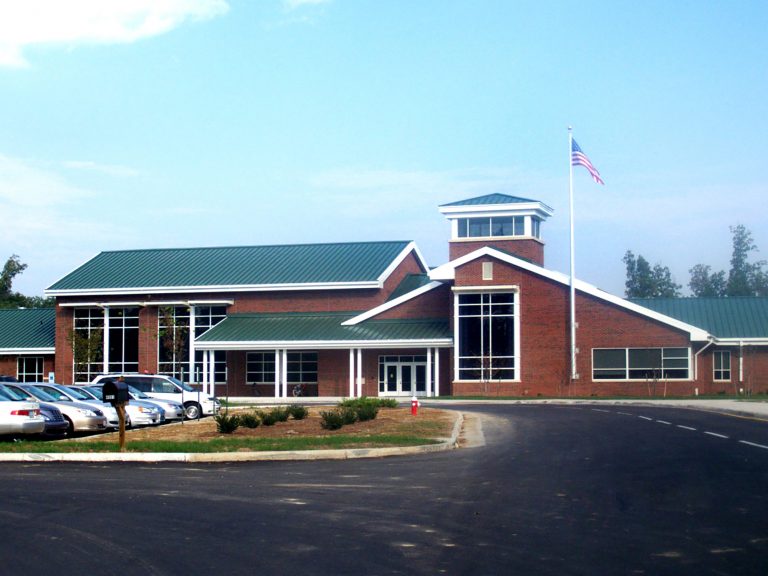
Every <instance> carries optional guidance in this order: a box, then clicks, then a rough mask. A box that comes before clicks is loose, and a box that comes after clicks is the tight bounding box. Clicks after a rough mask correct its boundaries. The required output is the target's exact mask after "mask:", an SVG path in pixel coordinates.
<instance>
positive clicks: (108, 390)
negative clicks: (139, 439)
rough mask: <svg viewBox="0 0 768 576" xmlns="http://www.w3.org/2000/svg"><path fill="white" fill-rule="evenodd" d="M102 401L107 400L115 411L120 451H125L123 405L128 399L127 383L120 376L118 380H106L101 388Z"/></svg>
mask: <svg viewBox="0 0 768 576" xmlns="http://www.w3.org/2000/svg"><path fill="white" fill-rule="evenodd" d="M103 394H104V402H109V403H110V404H112V406H114V407H115V410H116V411H117V419H118V422H119V426H120V428H119V430H120V432H119V442H120V452H125V405H126V404H128V401H129V399H130V397H129V395H128V384H126V383H125V382H124V381H123V379H122V378H120V379H118V380H107V381H106V382H104V388H103Z"/></svg>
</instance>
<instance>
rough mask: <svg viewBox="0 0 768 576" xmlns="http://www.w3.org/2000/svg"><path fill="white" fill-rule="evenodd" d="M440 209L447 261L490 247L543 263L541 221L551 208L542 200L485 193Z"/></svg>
mask: <svg viewBox="0 0 768 576" xmlns="http://www.w3.org/2000/svg"><path fill="white" fill-rule="evenodd" d="M440 212H441V213H442V214H443V215H444V216H445V217H446V218H447V219H448V221H449V222H450V223H451V241H450V247H449V255H450V259H451V260H455V259H456V258H459V257H461V256H464V255H465V254H469V253H470V252H472V251H474V250H477V249H478V248H482V247H483V246H493V247H494V248H498V249H499V250H503V251H505V252H508V253H511V254H514V255H515V256H519V257H520V258H525V259H526V260H530V261H532V262H534V263H536V264H538V265H539V266H544V243H543V242H542V241H541V223H542V222H543V221H544V220H546V219H547V218H549V217H550V216H552V214H553V210H552V208H550V207H549V206H547V205H546V204H544V203H543V202H539V201H538V200H530V199H528V198H518V197H517V196H509V195H507V194H488V195H486V196H478V197H477V198H470V199H469V200H461V201H459V202H451V203H450V204H443V205H442V206H440Z"/></svg>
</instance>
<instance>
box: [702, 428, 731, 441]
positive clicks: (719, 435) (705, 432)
mask: <svg viewBox="0 0 768 576" xmlns="http://www.w3.org/2000/svg"><path fill="white" fill-rule="evenodd" d="M704 434H709V435H710V436H717V437H718V438H725V439H726V440H728V436H724V435H723V434H718V433H716V432H707V431H706V430H705V431H704Z"/></svg>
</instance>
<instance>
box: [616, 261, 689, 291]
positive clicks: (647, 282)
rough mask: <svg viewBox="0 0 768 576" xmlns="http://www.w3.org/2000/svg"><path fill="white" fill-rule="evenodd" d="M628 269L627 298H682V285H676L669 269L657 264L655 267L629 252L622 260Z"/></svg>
mask: <svg viewBox="0 0 768 576" xmlns="http://www.w3.org/2000/svg"><path fill="white" fill-rule="evenodd" d="M622 261H623V262H624V264H625V265H626V267H627V281H626V283H625V288H626V295H627V298H676V297H678V296H680V288H681V286H680V284H675V282H674V280H673V279H672V273H671V272H670V271H669V268H667V267H666V266H662V265H661V264H656V265H654V266H653V267H651V265H650V264H649V263H648V261H647V260H646V259H645V258H643V257H642V256H640V255H638V256H637V257H635V255H634V254H633V253H632V251H631V250H627V252H626V253H625V254H624V258H623V259H622Z"/></svg>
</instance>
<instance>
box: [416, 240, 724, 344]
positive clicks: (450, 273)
mask: <svg viewBox="0 0 768 576" xmlns="http://www.w3.org/2000/svg"><path fill="white" fill-rule="evenodd" d="M482 256H491V257H493V258H496V259H497V260H501V261H502V262H507V263H508V264H512V265H513V266H517V267H518V268H522V269H523V270H527V271H528V272H531V273H533V274H536V275H538V276H543V277H544V278H548V279H549V280H552V281H554V282H558V283H560V284H563V285H565V286H569V285H570V277H569V276H568V275H567V274H563V273H562V272H555V271H554V270H547V269H546V268H542V267H541V266H538V265H537V264H533V263H531V262H529V261H527V260H523V259H521V258H518V257H516V256H512V255H510V254H506V253H504V252H500V251H499V250H496V249H495V248H490V247H488V246H484V247H483V248H479V249H478V250H475V251H474V252H470V253H469V254H465V255H464V256H462V257H460V258H456V260H452V261H450V262H447V263H445V264H443V265H441V266H438V267H437V268H435V269H434V270H432V271H431V272H430V273H429V277H430V278H431V279H432V280H443V281H451V280H454V279H455V277H456V268H458V267H459V266H462V265H464V264H466V263H467V262H471V261H472V260H476V259H477V258H480V257H482ZM574 287H575V288H576V289H577V290H579V291H580V292H583V293H584V294H589V295H590V296H594V297H595V298H599V299H600V300H604V301H606V302H610V303H611V304H614V305H616V306H619V307H620V308H624V309H626V310H631V311H632V312H635V313H637V314H640V315H642V316H645V317H647V318H651V319H653V320H656V321H658V322H662V323H663V324H667V325H668V326H672V327H674V328H677V329H679V330H683V331H685V332H688V333H689V334H690V337H691V340H694V341H706V340H708V339H709V336H710V335H709V333H708V332H707V331H706V330H702V329H701V328H698V327H696V326H693V325H691V324H687V323H685V322H681V321H680V320H677V319H675V318H672V317H670V316H666V315H664V314H659V313H658V312H654V311H653V310H650V309H648V308H645V307H643V306H639V305H637V304H634V303H632V302H629V301H627V300H625V299H624V298H620V297H619V296H614V295H613V294H609V293H608V292H605V291H603V290H600V289H599V288H598V287H597V286H594V285H592V284H588V283H587V282H582V281H581V280H579V279H578V278H577V279H576V280H575V281H574Z"/></svg>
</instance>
